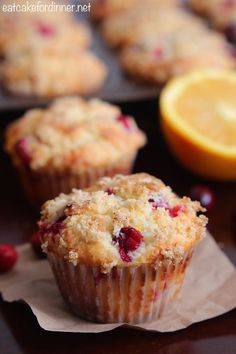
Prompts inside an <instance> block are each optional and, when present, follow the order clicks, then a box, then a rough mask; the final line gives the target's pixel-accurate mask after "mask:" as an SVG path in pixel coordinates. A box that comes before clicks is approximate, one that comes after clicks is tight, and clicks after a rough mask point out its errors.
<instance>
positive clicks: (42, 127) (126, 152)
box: [6, 97, 146, 170]
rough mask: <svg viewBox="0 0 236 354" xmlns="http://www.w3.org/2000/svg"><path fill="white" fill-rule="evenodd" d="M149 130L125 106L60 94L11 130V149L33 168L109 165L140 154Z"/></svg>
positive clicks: (16, 159)
mask: <svg viewBox="0 0 236 354" xmlns="http://www.w3.org/2000/svg"><path fill="white" fill-rule="evenodd" d="M145 141H146V138H145V135H144V134H143V133H142V132H141V131H140V130H139V129H138V128H137V125H136V123H135V121H134V119H133V118H132V117H129V116H125V115H123V114H122V112H121V110H120V109H119V107H117V106H114V105H111V104H108V103H106V102H103V101H100V100H98V99H91V100H90V101H85V100H83V99H81V98H76V97H69V98H62V99H57V100H55V101H54V103H52V104H51V106H50V107H49V108H48V109H33V110H30V111H28V112H27V113H26V114H25V115H24V116H23V117H22V118H21V119H19V120H18V121H16V122H14V123H12V124H11V125H10V126H9V128H8V129H7V135H6V150H7V151H8V152H9V153H10V154H11V155H12V157H13V160H14V163H15V164H16V165H21V164H22V163H23V164H28V165H29V166H30V168H32V169H35V170H36V169H43V168H50V167H53V168H55V169H65V168H66V167H67V166H69V167H70V168H75V169H78V168H79V169H80V170H83V168H90V167H91V168H93V167H103V166H106V165H107V163H110V164H112V163H115V162H118V161H119V160H120V159H124V158H127V157H129V156H133V155H135V154H136V151H137V149H138V148H140V147H142V146H143V145H144V144H145Z"/></svg>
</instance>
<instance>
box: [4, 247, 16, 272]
mask: <svg viewBox="0 0 236 354" xmlns="http://www.w3.org/2000/svg"><path fill="white" fill-rule="evenodd" d="M17 258H18V255H17V251H16V249H15V247H13V246H11V245H8V244H1V245H0V273H5V272H7V271H9V270H10V269H12V268H13V267H14V265H15V264H16V261H17Z"/></svg>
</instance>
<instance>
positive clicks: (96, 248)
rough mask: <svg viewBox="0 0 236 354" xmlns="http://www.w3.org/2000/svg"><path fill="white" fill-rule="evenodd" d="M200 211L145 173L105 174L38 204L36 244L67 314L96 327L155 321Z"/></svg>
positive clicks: (197, 231)
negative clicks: (38, 240) (38, 236)
mask: <svg viewBox="0 0 236 354" xmlns="http://www.w3.org/2000/svg"><path fill="white" fill-rule="evenodd" d="M202 211H204V209H203V208H202V207H201V206H200V204H199V203H198V202H192V201H191V200H190V199H189V198H187V197H184V198H179V197H177V196H176V195H175V194H174V193H173V192H172V191H171V189H170V188H169V187H167V186H165V185H164V184H163V183H162V182H161V181H160V180H159V179H157V178H155V177H152V176H150V175H148V174H145V173H139V174H134V175H130V176H122V175H117V176H115V177H113V178H110V177H105V178H102V179H101V180H100V181H98V182H97V183H96V184H95V185H94V186H92V187H90V188H88V189H85V190H77V189H74V190H73V191H72V193H70V194H69V195H65V194H61V195H59V196H58V197H57V198H55V199H54V200H50V201H48V202H46V203H45V204H44V206H43V207H42V211H41V220H40V222H39V229H40V234H41V239H42V247H43V250H44V251H45V252H46V253H47V255H48V259H49V261H50V264H51V266H52V269H53V272H54V274H55V277H56V280H57V283H58V286H59V289H60V291H61V293H62V296H63V297H64V299H65V300H66V302H67V303H68V304H69V306H70V308H71V310H72V311H73V312H74V313H75V314H77V315H78V316H80V317H82V318H85V319H87V320H91V321H98V322H126V323H141V322H146V321H153V320H157V319H158V318H159V317H160V316H161V315H162V314H163V311H166V310H168V307H169V305H168V304H169V302H170V301H172V300H174V299H175V298H176V296H177V295H178V294H179V292H180V289H181V286H182V283H183V279H184V275H185V273H186V269H187V267H188V264H189V262H190V259H191V257H192V253H193V250H194V248H195V246H196V245H197V243H198V242H199V241H200V240H201V239H202V238H203V236H204V234H205V225H206V222H207V218H206V217H205V216H203V215H199V212H202Z"/></svg>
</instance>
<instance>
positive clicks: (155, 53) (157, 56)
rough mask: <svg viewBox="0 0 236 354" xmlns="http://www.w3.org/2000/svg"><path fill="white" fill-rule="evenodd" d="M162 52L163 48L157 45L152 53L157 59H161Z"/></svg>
mask: <svg viewBox="0 0 236 354" xmlns="http://www.w3.org/2000/svg"><path fill="white" fill-rule="evenodd" d="M163 54H164V50H163V48H161V47H157V48H156V49H155V50H154V55H155V57H156V58H158V59H161V58H162V57H163Z"/></svg>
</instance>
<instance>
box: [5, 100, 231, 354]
mask: <svg viewBox="0 0 236 354" xmlns="http://www.w3.org/2000/svg"><path fill="white" fill-rule="evenodd" d="M122 108H123V110H124V112H126V113H130V114H133V115H135V117H136V118H137V121H138V123H139V126H140V127H141V128H142V129H144V130H145V131H146V133H147V135H148V138H149V143H148V145H147V146H146V147H145V148H144V149H143V150H142V151H141V152H140V154H139V156H138V159H137V162H136V165H135V171H146V172H149V173H151V174H153V175H156V176H158V177H160V178H161V179H163V180H164V181H165V183H167V184H169V185H171V186H172V187H173V189H174V190H175V191H176V192H177V193H178V194H180V195H184V194H185V195H187V194H188V192H189V189H190V187H191V186H192V185H193V184H196V183H204V184H207V185H208V186H209V187H210V188H211V189H212V190H213V191H214V193H215V196H216V206H215V208H214V209H213V210H212V212H211V213H209V215H208V216H209V218H210V222H209V229H210V231H211V233H212V234H213V236H214V237H215V239H216V240H217V242H219V243H220V246H221V247H222V249H223V251H224V252H225V253H226V254H227V255H228V257H229V258H230V259H231V261H232V262H234V264H236V215H235V214H234V213H235V212H236V198H235V197H236V183H217V182H210V181H205V180H203V179H200V178H198V177H196V176H194V175H192V174H190V173H189V172H188V171H186V170H185V169H184V168H182V166H181V165H179V164H178V162H177V161H176V160H174V158H173V157H172V156H171V154H170V153H169V151H168V149H167V147H166V145H165V142H164V141H163V138H162V136H161V133H160V129H159V122H158V117H157V110H158V107H157V102H155V101H145V102H142V103H136V104H126V105H123V107H122ZM19 114H20V113H12V114H11V115H9V114H6V115H4V114H1V120H0V127H1V128H0V129H1V130H0V131H1V141H3V130H4V127H5V125H6V124H7V123H8V122H9V121H10V120H12V119H14V118H16V117H17V116H19ZM1 145H2V144H1ZM0 171H1V175H0V178H1V183H0V197H1V203H0V242H10V243H13V244H20V243H22V242H25V241H27V239H28V238H29V235H30V233H31V232H32V230H33V229H34V225H35V221H36V220H37V218H38V212H37V211H34V210H32V209H31V208H30V207H29V205H28V204H27V202H26V201H25V199H24V197H23V195H22V193H21V189H20V186H19V184H18V181H17V178H16V176H15V174H14V170H13V169H12V167H11V165H10V163H9V161H8V158H7V157H6V155H5V154H4V153H3V152H1V160H0ZM215 261H216V262H217V260H215ZM219 271H220V269H219ZM203 276H204V275H203ZM0 281H1V280H0ZM16 286H17V284H16ZM235 296H236V294H235ZM0 309H1V311H0V316H1V317H0V353H1V354H20V353H25V354H38V353H43V354H49V353H50V354H54V353H55V354H67V353H70V354H74V353H77V354H95V353H96V354H118V353H119V354H120V353H129V354H149V353H150V354H151V353H153V354H154V353H164V354H172V353H175V354H209V353H212V354H213V353H214V354H235V353H236V310H234V311H231V312H229V313H227V314H225V315H223V316H220V317H218V318H215V319H211V320H208V321H204V322H202V323H199V324H195V325H192V326H191V327H189V328H188V329H185V330H181V331H178V332H175V333H169V334H159V333H150V332H140V331H134V330H130V329H125V328H122V329H116V330H114V331H112V332H107V333H102V334H93V335H92V334H86V335H85V334H65V333H64V334H61V333H51V332H46V331H44V330H42V329H41V328H40V327H39V325H38V324H37V321H36V319H35V317H34V316H33V314H32V313H31V311H30V309H29V308H28V307H27V306H26V305H24V304H20V303H14V304H8V303H5V302H3V301H1V302H0Z"/></svg>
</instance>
